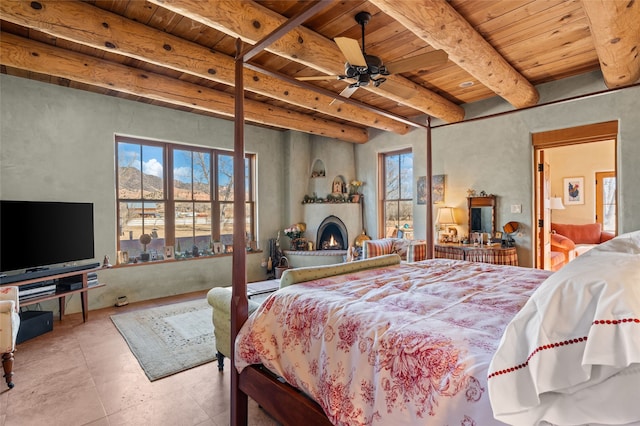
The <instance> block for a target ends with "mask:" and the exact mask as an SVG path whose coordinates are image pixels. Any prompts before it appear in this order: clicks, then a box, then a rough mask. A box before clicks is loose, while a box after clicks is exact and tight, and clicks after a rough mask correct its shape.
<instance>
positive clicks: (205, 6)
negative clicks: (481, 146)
mask: <svg viewBox="0 0 640 426" xmlns="http://www.w3.org/2000/svg"><path fill="white" fill-rule="evenodd" d="M148 1H149V2H150V3H153V4H157V5H158V6H161V7H164V8H166V9H169V10H171V11H173V12H175V13H178V14H180V15H183V16H186V17H188V18H190V19H193V20H194V21H197V22H200V23H202V24H205V25H207V26H210V27H212V28H215V29H216V30H218V31H221V32H224V33H225V34H228V35H230V36H232V37H234V38H241V39H242V40H243V41H244V42H246V43H249V44H255V43H257V42H258V41H260V40H261V39H262V38H264V37H266V36H267V35H268V34H270V33H271V32H273V31H274V30H275V29H277V28H278V27H279V26H280V25H282V24H283V23H284V22H286V20H287V18H286V17H284V16H282V15H280V14H278V13H276V12H273V11H272V10H269V9H268V8H266V7H264V6H261V5H260V4H258V3H256V2H254V1H249V0H243V1H241V2H239V1H237V0H148ZM409 3H412V2H409ZM266 50H267V51H269V52H271V53H274V54H276V55H279V56H282V57H284V58H287V59H289V60H291V61H295V62H298V63H301V64H304V65H306V66H308V67H311V68H314V69H316V70H318V71H321V72H323V73H326V74H328V75H336V74H343V73H344V55H343V54H342V52H341V51H340V49H339V48H338V46H337V45H336V44H335V43H334V42H333V41H332V40H329V39H327V38H326V37H324V36H322V35H320V34H318V33H315V32H313V31H311V30H309V29H308V28H305V27H297V28H295V29H293V30H292V31H291V32H289V33H288V34H286V35H285V36H283V37H281V38H280V39H279V40H277V41H276V42H274V43H273V44H271V45H269V46H268V47H267V49H266ZM387 83H388V84H387ZM387 83H384V84H382V85H381V86H380V87H377V88H376V87H364V88H362V89H363V90H370V91H372V92H373V93H375V94H376V95H378V96H384V97H386V98H389V99H392V100H394V101H395V102H398V103H399V104H402V105H407V106H410V107H411V108H414V109H416V110H418V111H421V112H423V113H425V114H428V115H431V116H433V117H438V118H440V119H442V120H444V121H446V122H449V123H451V122H457V121H462V120H463V119H464V109H463V108H462V107H460V106H459V105H456V104H454V103H453V102H451V101H449V100H447V99H445V98H444V97H442V96H440V95H438V94H436V93H434V92H432V91H430V90H428V89H426V88H424V87H422V86H419V85H417V84H415V83H413V82H411V81H410V80H407V79H406V78H404V77H401V76H399V75H391V76H388V77H387ZM394 86H395V87H398V86H401V87H402V88H403V89H406V90H403V92H405V91H406V92H409V93H412V96H411V97H409V98H405V97H402V96H399V95H398V94H396V93H394V91H393V90H392V89H393V87H394Z"/></svg>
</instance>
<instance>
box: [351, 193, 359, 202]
mask: <svg viewBox="0 0 640 426" xmlns="http://www.w3.org/2000/svg"><path fill="white" fill-rule="evenodd" d="M351 202H352V203H359V202H360V194H353V195H351Z"/></svg>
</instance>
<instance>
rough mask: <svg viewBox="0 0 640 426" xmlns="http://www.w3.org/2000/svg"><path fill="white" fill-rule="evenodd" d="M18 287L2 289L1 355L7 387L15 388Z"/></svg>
mask: <svg viewBox="0 0 640 426" xmlns="http://www.w3.org/2000/svg"><path fill="white" fill-rule="evenodd" d="M18 309H19V301H18V287H15V286H8V287H0V353H1V354H2V367H3V369H4V378H5V380H6V381H7V386H9V388H10V389H11V388H13V386H14V385H13V352H14V351H15V349H16V337H17V336H18V328H19V327H20V315H19V314H18Z"/></svg>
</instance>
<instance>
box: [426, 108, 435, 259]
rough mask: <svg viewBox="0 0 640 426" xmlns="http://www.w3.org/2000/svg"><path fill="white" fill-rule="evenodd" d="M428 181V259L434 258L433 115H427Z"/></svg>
mask: <svg viewBox="0 0 640 426" xmlns="http://www.w3.org/2000/svg"><path fill="white" fill-rule="evenodd" d="M426 154H427V155H426V157H427V182H425V183H426V185H427V187H428V188H429V190H428V191H425V192H426V196H427V199H426V200H425V202H426V203H427V220H426V224H427V232H426V234H427V235H426V239H427V259H433V244H434V239H433V226H434V225H433V204H432V200H433V194H432V191H433V185H432V184H431V182H432V181H433V157H432V155H431V116H430V115H428V116H427V152H426Z"/></svg>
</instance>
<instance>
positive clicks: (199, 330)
mask: <svg viewBox="0 0 640 426" xmlns="http://www.w3.org/2000/svg"><path fill="white" fill-rule="evenodd" d="M111 321H113V323H114V324H115V326H116V328H117V329H118V331H120V334H122V337H124V340H125V341H126V342H127V344H128V345H129V348H130V349H131V352H133V354H134V355H135V357H136V358H137V359H138V362H139V363H140V366H141V367H142V369H143V370H144V372H145V373H146V375H147V377H148V378H149V380H150V381H154V380H157V379H161V378H163V377H167V376H170V375H172V374H175V373H178V372H180V371H184V370H187V369H189V368H193V367H197V366H198V365H202V364H206V363H208V362H211V361H213V360H214V359H215V339H214V337H213V323H212V321H211V306H210V305H209V304H208V303H207V301H206V299H202V300H194V301H190V302H181V303H175V304H172V305H166V306H158V307H155V308H147V309H141V310H138V311H131V312H126V313H123V314H118V315H112V316H111Z"/></svg>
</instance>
